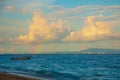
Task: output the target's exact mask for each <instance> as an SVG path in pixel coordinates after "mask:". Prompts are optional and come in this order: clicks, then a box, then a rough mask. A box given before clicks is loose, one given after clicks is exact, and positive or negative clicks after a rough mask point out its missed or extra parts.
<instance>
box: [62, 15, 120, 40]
mask: <svg viewBox="0 0 120 80" xmlns="http://www.w3.org/2000/svg"><path fill="white" fill-rule="evenodd" d="M102 17H103V16H102V15H100V16H89V17H88V18H87V19H86V20H85V21H84V22H85V26H84V27H83V28H82V29H81V30H78V31H72V32H70V34H69V35H68V36H66V37H65V38H64V39H63V41H98V40H111V39H120V33H115V32H113V31H112V29H111V28H110V27H109V26H106V25H105V23H104V22H102V21H97V19H99V18H102Z"/></svg>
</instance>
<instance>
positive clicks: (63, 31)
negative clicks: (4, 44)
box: [10, 11, 70, 44]
mask: <svg viewBox="0 0 120 80" xmlns="http://www.w3.org/2000/svg"><path fill="white" fill-rule="evenodd" d="M69 31H70V28H69V25H68V22H67V21H62V20H58V21H57V22H49V21H48V20H47V18H45V17H44V16H43V15H42V14H41V13H40V12H38V11H37V12H34V13H33V18H32V21H31V22H30V23H29V28H28V33H27V34H25V35H20V36H19V37H18V38H17V39H13V40H10V41H12V42H13V43H23V44H31V43H39V42H42V41H46V42H49V41H54V42H55V41H57V40H61V39H62V38H64V37H65V36H66V35H67V34H68V33H69Z"/></svg>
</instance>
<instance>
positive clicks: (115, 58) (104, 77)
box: [0, 53, 120, 80]
mask: <svg viewBox="0 0 120 80" xmlns="http://www.w3.org/2000/svg"><path fill="white" fill-rule="evenodd" d="M22 56H31V58H30V60H10V59H11V57H22ZM0 71H4V72H8V73H12V74H18V75H24V76H30V77H31V76H32V77H35V78H39V79H41V80H120V55H119V54H91V55H90V54H78V53H73V54H2V55H0Z"/></svg>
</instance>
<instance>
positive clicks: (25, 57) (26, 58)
mask: <svg viewBox="0 0 120 80" xmlns="http://www.w3.org/2000/svg"><path fill="white" fill-rule="evenodd" d="M11 60H30V56H24V57H12V58H11Z"/></svg>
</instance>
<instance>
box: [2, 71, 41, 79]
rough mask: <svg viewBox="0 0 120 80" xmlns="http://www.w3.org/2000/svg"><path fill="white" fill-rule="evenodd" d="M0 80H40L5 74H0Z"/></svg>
mask: <svg viewBox="0 0 120 80" xmlns="http://www.w3.org/2000/svg"><path fill="white" fill-rule="evenodd" d="M0 80H40V79H35V78H30V77H24V76H19V75H15V74H9V73H6V72H0Z"/></svg>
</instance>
